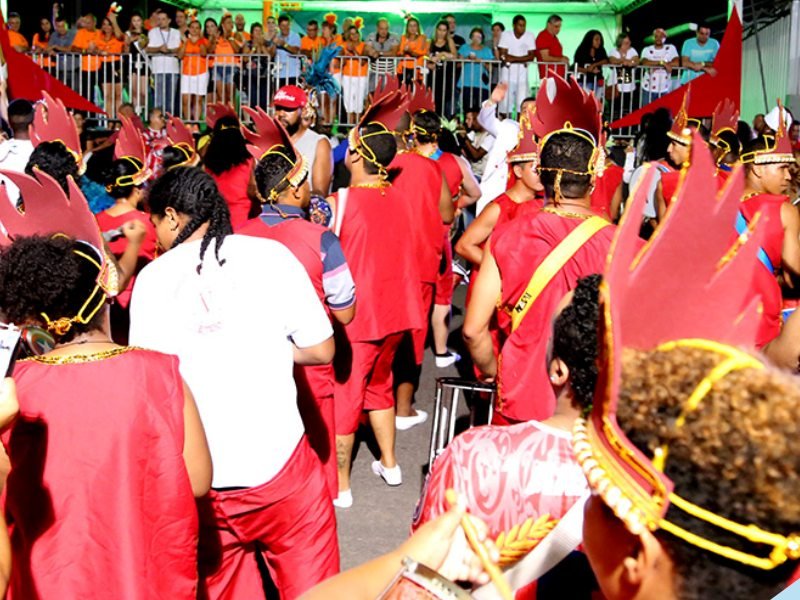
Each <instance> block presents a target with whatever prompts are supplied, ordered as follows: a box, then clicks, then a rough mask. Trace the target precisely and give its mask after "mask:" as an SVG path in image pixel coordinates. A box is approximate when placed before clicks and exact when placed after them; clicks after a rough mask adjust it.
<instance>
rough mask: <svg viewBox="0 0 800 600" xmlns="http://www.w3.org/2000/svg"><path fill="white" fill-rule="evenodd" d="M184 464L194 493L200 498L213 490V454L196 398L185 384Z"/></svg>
mask: <svg viewBox="0 0 800 600" xmlns="http://www.w3.org/2000/svg"><path fill="white" fill-rule="evenodd" d="M183 398H184V401H183V462H184V463H185V464H186V471H187V472H188V473H189V482H190V483H191V484H192V493H193V494H194V496H195V498H199V497H201V496H204V495H205V494H206V493H208V490H209V489H211V477H212V467H211V452H210V451H209V449H208V441H207V440H206V432H205V429H203V423H202V421H201V420H200V413H199V412H198V410H197V404H195V401H194V396H193V395H192V391H191V390H190V389H189V386H187V385H186V383H185V382H184V384H183Z"/></svg>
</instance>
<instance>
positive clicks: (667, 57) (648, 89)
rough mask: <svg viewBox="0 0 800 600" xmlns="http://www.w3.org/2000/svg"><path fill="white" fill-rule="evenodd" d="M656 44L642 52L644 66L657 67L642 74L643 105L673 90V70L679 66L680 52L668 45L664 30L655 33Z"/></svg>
mask: <svg viewBox="0 0 800 600" xmlns="http://www.w3.org/2000/svg"><path fill="white" fill-rule="evenodd" d="M653 39H654V43H653V45H652V46H646V47H645V48H644V49H643V50H642V61H641V63H642V65H644V66H645V67H655V68H653V69H645V70H644V71H643V72H642V105H645V104H650V103H651V102H652V101H653V100H656V99H658V98H660V97H661V96H663V95H664V94H668V93H669V92H670V91H671V90H672V79H671V72H672V69H673V68H675V67H677V66H678V63H679V61H680V58H679V56H678V50H677V49H676V48H675V46H673V45H672V44H667V43H666V41H667V32H666V31H664V30H663V29H662V28H660V27H659V28H657V29H655V30H654V31H653Z"/></svg>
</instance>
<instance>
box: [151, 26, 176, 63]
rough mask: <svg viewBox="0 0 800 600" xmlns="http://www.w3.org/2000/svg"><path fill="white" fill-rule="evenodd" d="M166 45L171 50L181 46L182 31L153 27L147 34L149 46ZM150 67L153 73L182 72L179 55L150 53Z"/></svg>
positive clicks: (158, 46)
mask: <svg viewBox="0 0 800 600" xmlns="http://www.w3.org/2000/svg"><path fill="white" fill-rule="evenodd" d="M161 46H166V47H167V48H168V49H170V50H177V49H178V48H180V47H181V32H180V31H178V30H177V29H172V28H170V29H169V30H168V31H164V30H162V29H160V28H155V29H151V30H150V31H149V32H148V34H147V47H148V48H160V47H161ZM149 56H150V69H151V70H152V72H153V73H158V74H163V73H180V64H179V63H178V59H177V57H175V56H174V55H167V54H150V55H149Z"/></svg>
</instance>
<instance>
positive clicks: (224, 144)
mask: <svg viewBox="0 0 800 600" xmlns="http://www.w3.org/2000/svg"><path fill="white" fill-rule="evenodd" d="M250 156H251V155H250V152H249V151H248V150H247V140H245V139H244V136H243V135H242V131H241V130H240V129H239V120H238V119H237V118H236V117H234V116H233V115H225V116H224V117H220V118H219V119H218V120H217V122H216V123H214V131H213V133H212V135H211V141H210V142H209V143H208V148H207V149H206V154H205V156H204V157H203V164H205V166H206V169H208V170H209V171H210V172H211V173H213V174H214V175H221V174H222V173H224V172H225V171H228V170H230V169H232V168H233V167H235V166H236V165H240V164H242V163H244V162H247V160H249V159H250Z"/></svg>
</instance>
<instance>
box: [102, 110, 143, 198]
mask: <svg viewBox="0 0 800 600" xmlns="http://www.w3.org/2000/svg"><path fill="white" fill-rule="evenodd" d="M120 119H121V121H122V127H121V128H120V130H119V132H118V135H117V141H116V143H115V144H114V158H115V159H116V160H126V161H128V162H129V163H131V164H132V165H133V166H134V167H136V172H135V173H133V174H131V175H121V176H119V177H117V178H116V179H115V180H114V183H110V184H108V185H106V190H107V191H109V192H110V191H111V190H112V188H114V187H118V186H127V185H142V184H143V183H144V182H145V181H147V180H148V179H150V176H151V175H152V174H153V172H152V171H151V170H150V169H148V168H147V163H146V162H145V158H146V156H147V151H146V150H145V147H144V139H142V134H141V132H140V131H139V128H138V127H136V125H135V124H134V122H133V121H131V120H130V119H128V118H127V117H122V116H121V117H120Z"/></svg>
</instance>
